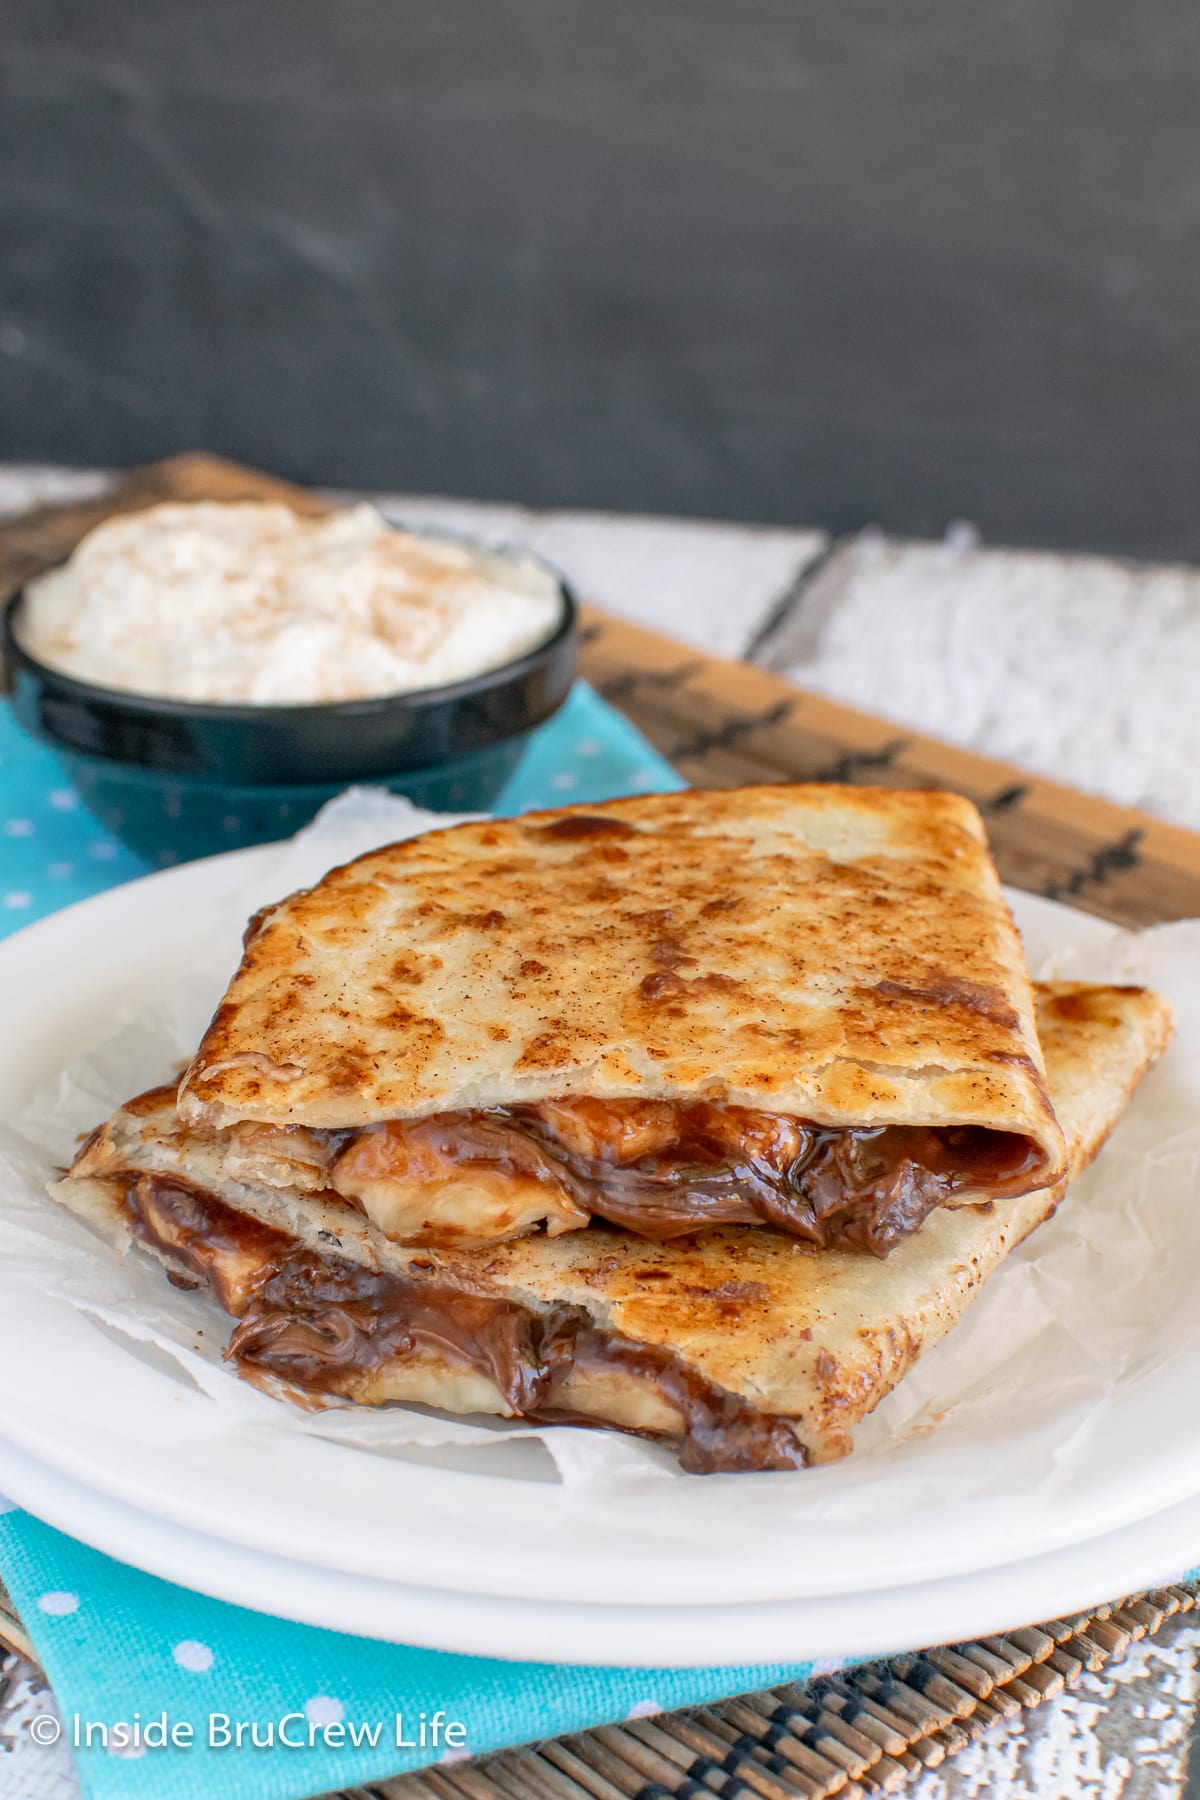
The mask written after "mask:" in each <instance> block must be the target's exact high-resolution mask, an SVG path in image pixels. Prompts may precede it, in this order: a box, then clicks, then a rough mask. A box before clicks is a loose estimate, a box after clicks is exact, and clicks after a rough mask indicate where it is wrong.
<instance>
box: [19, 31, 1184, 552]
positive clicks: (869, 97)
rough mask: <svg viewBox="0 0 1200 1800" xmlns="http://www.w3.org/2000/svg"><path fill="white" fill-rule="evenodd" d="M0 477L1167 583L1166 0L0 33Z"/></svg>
mask: <svg viewBox="0 0 1200 1800" xmlns="http://www.w3.org/2000/svg"><path fill="white" fill-rule="evenodd" d="M0 78H2V91H0V228H2V230H3V234H4V241H3V247H2V255H0V457H5V458H49V459H56V460H63V461H68V462H78V463H95V462H100V463H126V462H131V461H136V460H140V459H145V458H147V457H151V456H154V455H158V454H160V453H163V452H167V451H171V450H175V449H179V448H182V447H186V446H201V445H203V446H207V447H209V448H213V449H218V450H223V451H225V452H227V453H229V454H231V455H234V456H240V457H244V458H247V459H249V460H251V461H254V462H258V463H260V464H264V465H268V466H271V467H274V468H276V469H278V470H280V471H281V472H284V473H286V474H289V475H292V476H296V477H299V478H301V479H304V480H313V481H323V482H328V483H345V484H360V485H378V486H381V487H399V488H409V489H417V490H427V491H443V492H454V493H462V494H468V495H474V496H483V497H503V498H512V499H518V500H524V501H529V502H533V503H539V504H582V505H589V506H611V507H621V508H631V509H636V510H645V511H676V512H682V513H698V514H717V515H725V516H729V517H741V518H747V519H769V520H786V521H795V522H801V523H812V524H818V523H819V524H824V525H827V526H832V527H835V528H848V527H852V526H856V525H859V524H862V523H864V522H867V521H876V522H878V523H881V524H883V525H885V526H887V527H889V528H892V529H895V530H901V531H913V532H922V533H929V532H937V531H939V530H940V529H941V528H942V527H943V525H944V524H945V523H946V521H947V520H948V519H954V518H967V519H971V520H974V521H976V522H977V523H978V524H979V525H980V526H981V527H982V529H983V530H984V532H985V534H986V535H987V536H988V537H989V538H992V539H996V540H1002V541H1004V540H1006V541H1010V542H1027V543H1043V544H1062V545H1094V546H1096V547H1103V548H1110V549H1117V550H1124V551H1128V552H1132V553H1135V554H1148V555H1154V556H1164V555H1176V554H1177V555H1183V556H1197V557H1200V434H1198V419H1197V412H1198V409H1197V398H1198V394H1200V386H1198V381H1200V254H1198V249H1200V238H1198V230H1200V149H1198V145H1200V13H1198V12H1197V9H1196V8H1195V7H1193V6H1192V5H1191V4H1189V0H1137V4H1133V5H1131V4H1130V3H1129V0H872V3H870V4H867V3H862V0H830V3H829V4H826V5H821V6H814V5H808V4H804V3H803V0H262V3H260V4H255V3H254V0H193V3H192V4H186V5H184V4H177V3H176V0H94V3H93V4H88V5H85V4H79V3H74V4H69V5H61V4H59V5H56V4H54V0H6V3H5V5H4V6H3V7H2V8H0Z"/></svg>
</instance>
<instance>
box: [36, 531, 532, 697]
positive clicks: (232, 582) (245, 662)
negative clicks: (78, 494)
mask: <svg viewBox="0 0 1200 1800" xmlns="http://www.w3.org/2000/svg"><path fill="white" fill-rule="evenodd" d="M562 611H563V605H562V597H561V595H560V593H559V589H558V584H557V582H556V581H555V579H554V577H553V576H552V575H551V574H550V573H549V572H548V571H547V570H546V569H543V568H542V567H541V565H540V564H538V563H536V562H534V561H532V559H529V558H526V557H521V556H517V555H508V554H504V555H501V554H498V553H497V554H491V553H488V552H486V551H481V550H474V549H470V550H468V549H465V548H463V547H462V546H460V545H457V544H453V543H447V542H445V541H443V540H440V539H436V538H428V537H414V536H412V535H411V534H410V533H408V532H404V531H397V530H395V529H394V528H393V527H392V526H390V525H389V524H388V523H387V521H386V520H385V519H383V518H382V517H381V516H380V514H379V513H378V512H376V510H375V508H374V507H372V506H355V507H350V508H347V509H346V510H344V511H340V512H335V513H330V514H328V515H326V516H323V517H320V518H302V517H301V516H300V515H299V514H298V513H295V512H293V511H292V510H291V508H290V507H287V506H279V505H263V504H260V503H257V502H243V503H236V504H225V503H216V502H208V501H201V502H194V503H189V504H178V503H172V504H168V505H164V506H154V507H151V508H150V509H149V510H148V511H146V512H139V513H130V514H126V515H124V516H123V517H119V518H115V519H109V520H107V521H106V522H105V523H104V524H103V525H98V526H97V527H96V529H95V530H94V531H91V532H89V533H88V535H87V537H85V538H84V539H83V541H82V543H80V544H79V546H78V547H77V549H76V550H75V553H74V555H73V556H72V557H71V558H70V561H69V562H66V563H64V564H63V565H62V566H61V567H60V568H58V569H54V570H52V571H51V572H50V573H49V574H47V575H43V576H40V577H39V578H38V579H37V580H36V581H32V582H30V583H29V585H28V587H27V588H26V591H25V599H24V602H23V605H22V607H21V619H20V626H19V629H20V637H21V642H22V644H23V645H24V646H25V648H26V649H27V650H28V651H29V653H30V655H32V656H35V657H36V658H37V659H38V661H39V662H43V663H46V664H47V665H48V666H50V667H51V668H55V669H59V670H61V671H63V673H65V674H68V675H74V676H76V677H78V679H79V680H81V681H88V682H93V683H95V684H97V685H99V686H101V687H109V688H119V689H122V690H124V691H126V692H130V693H136V694H152V695H156V696H158V697H160V698H165V699H173V700H201V701H217V702H220V701H224V702H227V703H234V702H247V701H249V702H263V703H266V704H269V703H271V702H274V703H276V704H283V703H288V702H293V703H294V702H315V701H334V700H359V699H364V698H366V697H368V696H370V695H379V694H404V693H412V692H414V691H416V690H418V689H420V688H432V687H441V686H443V685H444V684H445V683H447V682H452V681H463V680H466V679H468V678H469V677H471V676H473V675H482V674H484V673H485V672H486V671H487V670H489V669H495V668H499V667H500V665H501V664H503V663H506V662H511V661H512V660H513V659H514V658H515V657H518V656H521V655H523V654H524V653H525V652H526V651H527V650H532V649H533V648H534V647H535V646H536V645H538V644H541V643H544V642H545V641H546V639H547V638H548V637H550V636H551V635H552V633H553V632H554V630H555V629H556V627H557V626H558V624H559V622H560V620H561V618H562Z"/></svg>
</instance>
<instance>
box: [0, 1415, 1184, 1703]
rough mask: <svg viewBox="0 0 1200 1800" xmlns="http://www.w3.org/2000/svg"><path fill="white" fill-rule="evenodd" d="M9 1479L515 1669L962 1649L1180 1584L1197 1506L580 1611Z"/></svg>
mask: <svg viewBox="0 0 1200 1800" xmlns="http://www.w3.org/2000/svg"><path fill="white" fill-rule="evenodd" d="M0 1484H2V1486H3V1490H4V1491H5V1492H6V1493H7V1494H9V1495H10V1496H11V1497H12V1498H13V1499H14V1500H16V1501H18V1502H19V1503H20V1504H21V1505H23V1506H25V1507H27V1508H28V1509H29V1510H30V1511H31V1512H34V1513H36V1514H37V1515H38V1517H39V1518H42V1519H45V1520H46V1522H47V1523H48V1524H50V1525H54V1526H56V1527H57V1528H58V1529H59V1530H60V1531H65V1532H68V1533H70V1535H71V1536H73V1537H75V1538H78V1539H81V1540H82V1541H83V1542H85V1543H89V1544H91V1545H92V1546H93V1547H94V1548H95V1549H97V1550H102V1551H104V1552H105V1553H106V1554H107V1555H109V1556H113V1557H116V1558H118V1559H119V1560H121V1561H123V1562H127V1563H131V1564H132V1565H133V1566H134V1567H135V1568H139V1569H144V1570H145V1571H146V1572H147V1573H148V1574H151V1575H160V1576H162V1577H163V1578H164V1579H165V1580H168V1581H173V1582H176V1583H178V1584H179V1585H181V1586H184V1587H189V1588H193V1589H195V1591H196V1592H198V1593H201V1594H208V1595H211V1596H212V1597H213V1598H214V1599H217V1600H228V1601H230V1602H232V1603H233V1604H234V1605H237V1606H246V1607H252V1608H254V1609H255V1610H256V1611H258V1612H265V1613H273V1614H274V1615H275V1616H276V1617H278V1618H281V1619H293V1620H295V1621H296V1622H297V1623H299V1624H303V1625H321V1626H324V1627H326V1628H327V1629H329V1630H334V1631H346V1632H351V1633H353V1634H354V1635H356V1636H359V1637H373V1638H382V1639H384V1640H385V1641H387V1642H403V1643H407V1644H420V1645H424V1646H428V1647H429V1648H431V1649H435V1650H452V1651H462V1652H465V1653H467V1654H470V1655H472V1656H495V1657H500V1658H505V1659H510V1660H514V1661H527V1662H554V1663H584V1664H590V1665H600V1666H609V1667H614V1668H646V1669H657V1668H712V1667H716V1666H727V1665H730V1664H738V1665H741V1664H755V1663H791V1662H797V1663H799V1662H811V1661H815V1660H817V1659H818V1658H821V1659H830V1660H836V1659H838V1658H849V1657H854V1656H884V1655H888V1654H890V1653H891V1652H892V1651H899V1650H914V1649H919V1648H922V1647H923V1646H925V1645H927V1644H946V1643H962V1642H964V1641H967V1640H969V1639H971V1638H976V1637H987V1636H990V1635H991V1634H993V1633H999V1632H1003V1631H1008V1630H1013V1629H1015V1628H1016V1626H1017V1625H1018V1624H1020V1623H1023V1622H1026V1621H1028V1622H1030V1623H1033V1622H1040V1621H1041V1620H1044V1619H1051V1618H1060V1617H1062V1616H1063V1615H1065V1614H1069V1613H1073V1612H1080V1611H1082V1610H1083V1609H1084V1608H1085V1607H1088V1606H1094V1605H1098V1604H1099V1603H1100V1602H1101V1601H1106V1600H1112V1599H1115V1598H1116V1597H1117V1596H1118V1595H1122V1594H1133V1593H1140V1592H1142V1591H1144V1590H1145V1589H1146V1588H1151V1587H1158V1586H1161V1585H1163V1584H1164V1583H1166V1582H1170V1581H1175V1580H1177V1579H1178V1578H1179V1577H1180V1576H1181V1575H1182V1574H1184V1573H1185V1572H1186V1571H1187V1570H1189V1569H1191V1568H1193V1567H1195V1566H1196V1564H1197V1562H1200V1498H1198V1499H1193V1500H1187V1501H1184V1502H1183V1503H1182V1504H1181V1505H1179V1506H1176V1507H1172V1508H1171V1509H1170V1510H1168V1511H1167V1512H1164V1513H1160V1514H1157V1515H1156V1516H1154V1517H1153V1518H1150V1519H1145V1520H1142V1521H1140V1522H1139V1523H1138V1524H1136V1525H1129V1526H1126V1527H1125V1529H1124V1530H1123V1531H1118V1532H1113V1533H1110V1534H1109V1535H1107V1536H1105V1537H1099V1538H1092V1539H1090V1540H1089V1541H1088V1542H1086V1543H1083V1544H1078V1545H1075V1546H1073V1547H1072V1548H1070V1549H1066V1550H1060V1551H1058V1552H1057V1553H1056V1554H1054V1555H1052V1556H1046V1557H1035V1558H1034V1559H1032V1560H1031V1561H1029V1562H1024V1563H1016V1564H1013V1565H1002V1566H1001V1567H999V1568H995V1569H983V1570H978V1571H972V1572H969V1573H967V1574H965V1575H960V1576H957V1577H952V1578H950V1579H949V1580H945V1581H929V1582H924V1583H921V1584H919V1585H917V1586H915V1587H897V1588H887V1589H884V1590H882V1591H881V1592H879V1593H860V1594H844V1595H835V1596H824V1597H820V1596H818V1597H816V1598H813V1599H808V1600H793V1601H785V1602H777V1603H775V1604H771V1603H769V1602H768V1603H762V1604H758V1605H748V1606H682V1607H680V1606H671V1607H645V1606H643V1607H637V1606H626V1607H621V1606H573V1605H554V1604H553V1603H546V1602H540V1603H539V1602H529V1601H523V1600H503V1599H495V1598H489V1597H484V1596H477V1595H470V1594H446V1593H437V1592H435V1591H433V1590H431V1589H429V1588H422V1587H409V1586H403V1585H402V1584H400V1583H398V1582H390V1581H372V1580H371V1579H370V1578H369V1577H366V1576H355V1575H342V1574H336V1573H334V1572H332V1571H330V1570H328V1569H314V1568H310V1567H308V1566H307V1565H306V1564H304V1563H296V1562H289V1561H287V1560H285V1559H284V1558H283V1557H279V1556H272V1555H269V1554H267V1553H266V1552H263V1551H251V1550H243V1549H240V1548H239V1547H238V1546H236V1545H233V1544H227V1543H223V1542H222V1541H221V1540H220V1539H219V1538H214V1537H210V1536H208V1535H207V1534H205V1533H203V1532H192V1531H185V1530H183V1529H182V1528H181V1527H180V1526H177V1525H168V1524H164V1523H163V1522H162V1521H161V1520H159V1519H154V1518H151V1517H150V1516H149V1515H148V1514H146V1513H139V1512H138V1511H136V1509H135V1508H133V1507H129V1506H124V1505H122V1504H121V1502H120V1501H116V1500H108V1499H105V1498H103V1497H102V1496H101V1495H99V1494H95V1493H93V1492H91V1490H90V1489H88V1488H84V1487H81V1486H80V1485H79V1484H78V1483H77V1482H73V1481H70V1480H68V1479H67V1477H65V1476H63V1475H59V1474H57V1473H56V1472H55V1471H54V1470H52V1469H47V1468H45V1467H44V1466H43V1465H42V1464H40V1463H38V1462H36V1461H35V1460H34V1459H33V1458H32V1457H28V1456H25V1455H23V1454H22V1453H21V1452H20V1451H18V1450H14V1449H12V1447H11V1446H9V1445H3V1444H0Z"/></svg>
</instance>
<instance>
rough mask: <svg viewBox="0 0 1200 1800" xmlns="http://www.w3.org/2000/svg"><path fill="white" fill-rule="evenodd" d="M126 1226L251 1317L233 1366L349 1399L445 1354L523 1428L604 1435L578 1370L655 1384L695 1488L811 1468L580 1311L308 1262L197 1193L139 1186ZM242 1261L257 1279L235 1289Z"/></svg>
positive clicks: (133, 1177)
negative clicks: (352, 1392) (575, 1383)
mask: <svg viewBox="0 0 1200 1800" xmlns="http://www.w3.org/2000/svg"><path fill="white" fill-rule="evenodd" d="M125 1207H126V1214H127V1217H128V1218H129V1221H130V1227H131V1229H132V1231H133V1232H134V1235H135V1236H137V1237H138V1238H139V1239H140V1240H141V1241H142V1242H143V1243H146V1244H148V1245H150V1246H152V1247H154V1248H157V1249H159V1250H160V1251H162V1252H163V1253H164V1255H166V1256H167V1257H168V1258H169V1259H170V1265H169V1269H168V1273H169V1274H170V1275H171V1276H172V1277H173V1278H179V1277H181V1276H182V1277H183V1278H185V1279H190V1278H191V1277H193V1276H194V1277H198V1278H199V1279H201V1280H203V1281H205V1282H207V1283H208V1285H209V1286H210V1287H211V1289H212V1291H213V1292H214V1294H215V1295H216V1297H217V1299H218V1300H219V1301H220V1302H221V1304H222V1305H224V1306H225V1307H226V1310H234V1309H235V1308H237V1309H240V1310H241V1318H240V1322H239V1323H238V1325H237V1326H236V1327H235V1329H234V1332H233V1335H232V1337H231V1338H230V1341H229V1347H228V1349H227V1351H226V1356H227V1357H228V1358H229V1359H230V1360H232V1361H234V1362H236V1363H237V1364H238V1366H239V1367H241V1368H243V1369H255V1370H262V1371H264V1372H266V1373H270V1374H273V1375H276V1376H278V1377H279V1378H280V1379H281V1380H283V1381H286V1382H289V1383H291V1384H292V1385H294V1386H295V1387H298V1388H302V1389H305V1390H307V1391H309V1392H311V1393H314V1394H326V1395H330V1394H332V1395H336V1394H339V1393H341V1392H344V1391H346V1390H347V1389H349V1388H351V1387H352V1386H353V1378H354V1377H355V1376H357V1375H359V1374H361V1373H363V1372H366V1371H371V1370H374V1369H378V1368H381V1367H383V1366H384V1365H386V1364H387V1363H388V1362H389V1361H393V1360H395V1359H397V1358H403V1357H406V1356H413V1355H414V1354H420V1353H421V1352H422V1351H425V1352H432V1353H434V1354H436V1355H437V1356H438V1357H439V1358H440V1359H441V1360H443V1361H445V1362H447V1363H449V1364H451V1365H455V1364H457V1365H459V1366H460V1367H464V1368H468V1369H472V1370H474V1371H476V1372H478V1373H479V1374H481V1375H484V1376H486V1377H487V1379H488V1380H489V1381H491V1382H492V1383H493V1385H494V1386H495V1387H496V1388H497V1389H498V1390H499V1392H500V1393H501V1394H502V1395H503V1397H504V1399H505V1401H506V1403H507V1404H508V1406H509V1407H510V1408H511V1409H512V1411H513V1412H514V1413H516V1414H518V1415H519V1416H521V1417H524V1418H529V1419H533V1420H535V1421H544V1422H547V1423H562V1424H568V1423H580V1424H586V1425H590V1426H593V1427H594V1426H597V1425H604V1424H606V1421H604V1420H602V1419H597V1418H594V1417H590V1416H580V1415H577V1414H573V1413H571V1412H569V1411H566V1410H564V1409H562V1408H561V1407H559V1406H557V1405H556V1404H555V1396H556V1391H557V1389H558V1388H559V1387H560V1386H561V1383H562V1381H563V1379H564V1377H565V1376H566V1375H567V1374H568V1373H569V1372H570V1371H571V1370H572V1369H581V1370H583V1369H586V1370H589V1371H592V1372H602V1371H603V1372H607V1373H613V1372H624V1373H626V1374H628V1375H629V1376H631V1377H633V1378H635V1379H639V1380H644V1381H649V1382H651V1383H653V1384H654V1385H655V1386H656V1387H657V1388H658V1390H659V1392H660V1393H661V1394H662V1395H663V1397H664V1399H666V1400H667V1401H668V1402H669V1403H670V1404H671V1405H673V1406H674V1407H675V1408H676V1409H677V1410H678V1412H679V1413H680V1415H681V1417H682V1418H683V1421H684V1430H683V1433H682V1436H681V1439H680V1442H679V1446H678V1448H679V1458H680V1462H681V1464H682V1466H683V1467H684V1468H685V1469H687V1470H689V1471H691V1472H692V1473H694V1474H709V1473H714V1472H717V1471H733V1470H754V1469H795V1468H802V1467H803V1466H804V1460H805V1458H804V1450H803V1447H802V1446H801V1444H800V1443H799V1442H798V1441H797V1439H796V1437H795V1434H794V1432H793V1430H792V1428H791V1426H790V1425H789V1424H788V1422H787V1421H786V1420H785V1419H782V1418H778V1417H774V1416H772V1415H770V1414H765V1413H760V1412H757V1411H755V1409H754V1408H753V1407H751V1406H750V1405H748V1404H747V1402H746V1401H744V1400H742V1399H740V1398H739V1397H738V1396H737V1395H736V1394H726V1393H722V1392H721V1391H719V1390H718V1389H715V1388H712V1387H710V1385H709V1384H708V1383H707V1382H706V1381H705V1380H704V1379H703V1377H701V1376H700V1375H699V1374H697V1373H696V1371H695V1370H693V1369H689V1368H688V1367H687V1366H686V1365H684V1364H683V1363H682V1362H680V1360H679V1359H678V1358H677V1357H675V1356H674V1355H673V1354H672V1353H671V1352H670V1351H669V1350H663V1349H657V1348H653V1347H651V1346H648V1345H644V1344H636V1343H633V1342H632V1341H630V1340H628V1339H624V1338H621V1337H620V1336H618V1335H616V1334H613V1333H610V1332H605V1331H602V1330H601V1329H600V1328H599V1327H598V1326H597V1325H595V1324H594V1323H593V1321H592V1320H591V1319H590V1318H589V1316H588V1315H587V1313H586V1312H584V1311H583V1310H582V1308H579V1307H571V1306H559V1307H554V1308H551V1309H550V1310H549V1311H547V1312H545V1313H538V1312H533V1311H532V1310H531V1309H529V1308H527V1307H524V1306H521V1305H520V1304H518V1303H517V1302H516V1301H512V1300H506V1299H497V1298H492V1297H491V1296H487V1295H482V1294H474V1293H468V1292H466V1291H464V1290H462V1289H459V1288H453V1287H449V1286H447V1285H445V1284H444V1283H438V1282H436V1281H433V1280H430V1279H429V1278H428V1277H425V1276H421V1275H418V1274H415V1273H414V1274H381V1273H379V1272H378V1271H375V1270H372V1269H367V1268H363V1267H362V1266H360V1265H359V1264H357V1263H352V1262H348V1261H346V1260H345V1259H343V1258H340V1257H335V1256H319V1255H316V1254H314V1253H312V1252H309V1251H306V1250H304V1249H303V1248H302V1247H301V1246H300V1245H298V1244H297V1243H296V1241H295V1240H294V1239H292V1238H289V1237H287V1236H286V1235H285V1234H283V1233H281V1232H277V1231H273V1230H271V1229H270V1228H269V1227H266V1226H263V1225H260V1224H258V1223H257V1221H255V1220H253V1219H250V1218H248V1217H246V1215H245V1214H243V1213H239V1212H236V1211H235V1210H234V1209H233V1208H232V1207H229V1206H226V1205H225V1204H224V1202H223V1201H220V1200H218V1199H216V1198H215V1196H213V1195H211V1194H208V1193H206V1192H205V1191H204V1190H203V1189H202V1188H199V1187H197V1186H195V1185H194V1184H192V1183H190V1182H187V1181H182V1180H179V1179H176V1178H171V1177H166V1176H156V1175H147V1174H141V1175H138V1174H134V1173H132V1172H131V1173H130V1175H129V1176H128V1177H127V1178H126V1188H125ZM234 1259H237V1260H238V1261H239V1262H241V1263H242V1264H243V1265H250V1266H251V1267H252V1268H253V1269H254V1273H253V1274H252V1275H250V1276H249V1277H248V1278H246V1279H244V1280H243V1281H241V1282H240V1283H238V1284H236V1285H234V1284H231V1283H230V1282H229V1281H228V1280H226V1279H224V1278H223V1273H222V1271H223V1269H224V1268H225V1267H226V1266H227V1265H228V1264H229V1262H230V1261H232V1260H234Z"/></svg>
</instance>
